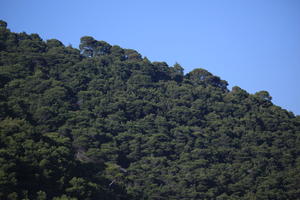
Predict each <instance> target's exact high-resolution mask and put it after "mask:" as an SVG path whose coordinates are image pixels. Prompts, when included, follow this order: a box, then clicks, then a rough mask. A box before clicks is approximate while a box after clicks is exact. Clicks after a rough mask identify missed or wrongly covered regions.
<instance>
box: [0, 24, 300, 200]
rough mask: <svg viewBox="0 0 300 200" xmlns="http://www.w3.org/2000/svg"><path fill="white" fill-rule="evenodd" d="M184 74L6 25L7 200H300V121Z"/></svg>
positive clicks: (203, 76)
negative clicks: (15, 31)
mask: <svg viewBox="0 0 300 200" xmlns="http://www.w3.org/2000/svg"><path fill="white" fill-rule="evenodd" d="M183 71H184V69H183V68H182V67H181V66H180V65H179V64H175V65H174V66H168V65H167V64H166V63H165V62H150V61H149V60H148V59H147V58H146V57H142V56H141V55H140V54H139V53H138V52H137V51H135V50H132V49H123V48H121V47H119V46H116V45H114V46H112V45H110V44H108V43H107V42H104V41H98V40H95V39H94V38H92V37H89V36H84V37H82V38H81V43H80V47H79V49H76V48H73V47H71V46H64V45H63V44H62V43H61V42H60V41H58V40H56V39H51V40H47V41H43V40H42V39H41V38H40V37H39V35H37V34H26V33H14V32H11V31H10V30H9V29H8V28H7V24H6V22H4V21H0V199H39V200H42V199H54V200H64V199H79V200H81V199H92V200H94V199H95V200H96V199H97V200H98V199H124V200H125V199H144V200H159V199H180V200H190V199H218V200H226V199H272V200H275V199H278V200H279V199H282V200H283V199H291V200H292V199H293V200H294V199H299V196H300V186H299V185H300V176H299V174H300V157H299V155H300V117H299V116H294V114H293V113H290V112H288V111H286V110H284V109H282V108H280V107H279V106H276V105H274V104H273V103H272V101H271V100H272V97H271V96H270V95H269V93H268V92H267V91H259V92H257V93H255V94H249V93H248V92H247V91H245V90H243V89H241V88H239V87H238V86H235V87H233V88H232V89H231V90H229V89H228V88H227V82H226V81H224V80H222V79H220V78H219V77H217V76H215V75H213V74H211V73H210V72H208V71H207V70H205V69H201V68H198V69H194V70H193V71H191V72H190V73H188V74H186V75H184V73H183Z"/></svg>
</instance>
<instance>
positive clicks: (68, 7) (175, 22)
mask: <svg viewBox="0 0 300 200" xmlns="http://www.w3.org/2000/svg"><path fill="white" fill-rule="evenodd" d="M0 19H3V20H5V21H6V22H7V23H8V27H9V28H10V29H11V30H12V31H14V32H23V31H25V32H27V33H38V34H39V35H40V36H41V37H42V38H43V39H45V40H46V39H52V38H56V39H59V40H60V41H62V42H63V43H64V44H65V45H69V44H71V45H72V46H73V47H78V44H79V39H80V37H82V36H85V35H89V36H93V37H94V38H95V39H97V40H104V41H107V42H108V43H110V44H112V45H114V44H116V45H120V46H121V47H123V48H131V49H135V50H137V51H139V52H140V53H141V54H142V55H143V56H147V57H148V59H150V60H151V61H166V62H167V63H168V64H169V65H173V64H174V63H175V62H178V63H179V64H181V65H182V66H183V67H184V68H185V72H186V73H187V72H189V71H191V70H192V69H194V68H205V69H207V70H208V71H210V72H212V73H213V74H215V75H217V76H220V77H221V78H222V79H224V80H227V81H228V82H229V84H230V85H229V89H231V87H232V86H235V85H237V86H239V87H241V88H243V89H245V90H247V91H248V92H249V93H255V92H257V91H260V90H267V91H269V93H270V94H271V96H272V97H273V103H275V104H276V105H279V106H281V107H282V108H284V109H287V110H289V111H292V112H294V113H295V114H298V115H299V114H300V89H299V88H300V0H186V1H184V0H151V1H150V0H148V1H146V0H145V1H141V0H126V1H123V0H118V1H117V0H86V1H84V0H81V1H79V0H43V1H41V0H26V1H25V0H1V2H0Z"/></svg>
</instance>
